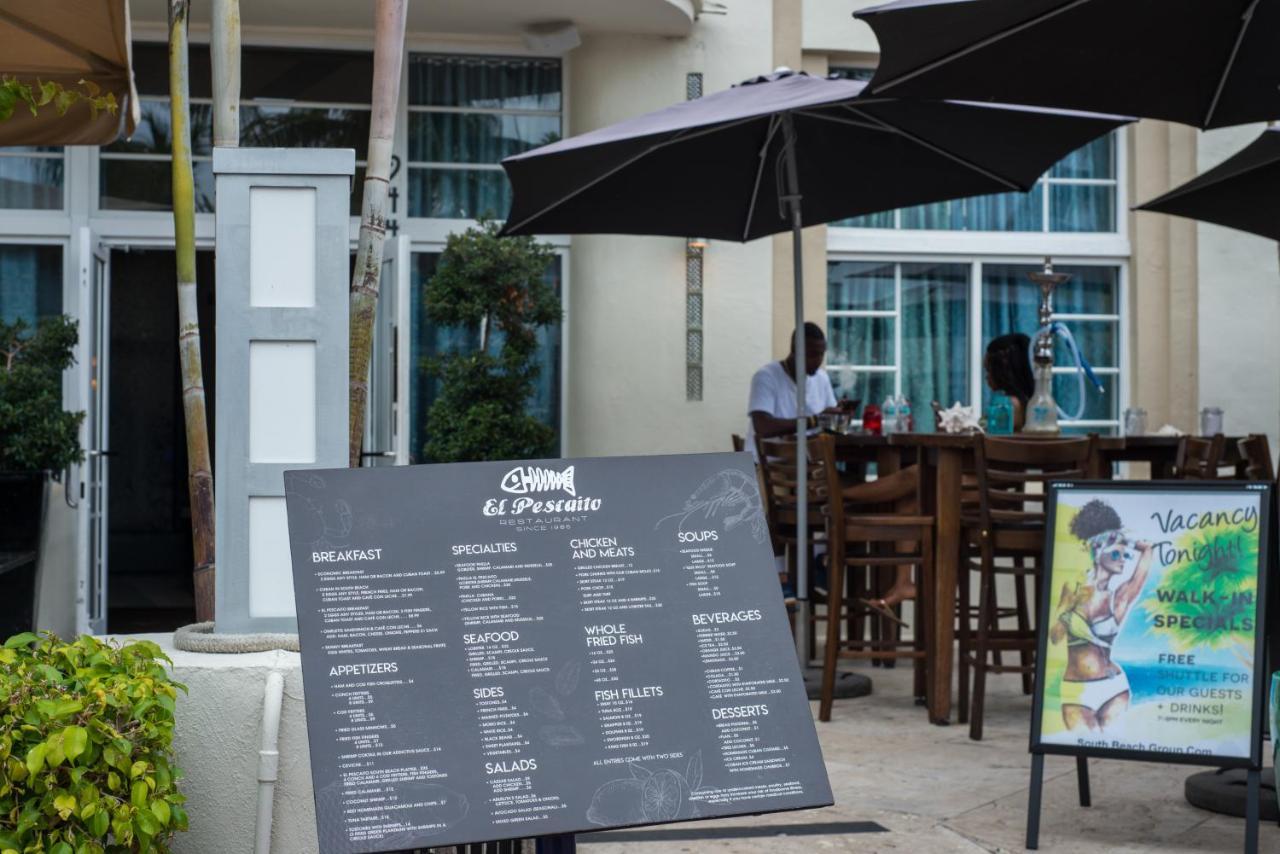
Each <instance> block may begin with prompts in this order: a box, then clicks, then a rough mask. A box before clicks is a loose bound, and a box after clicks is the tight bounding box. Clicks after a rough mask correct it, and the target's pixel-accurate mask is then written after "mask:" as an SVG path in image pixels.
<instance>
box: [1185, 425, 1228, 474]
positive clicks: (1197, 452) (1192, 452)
mask: <svg viewBox="0 0 1280 854" xmlns="http://www.w3.org/2000/svg"><path fill="white" fill-rule="evenodd" d="M1225 450H1226V439H1225V438H1224V437H1223V435H1222V434H1221V433H1219V434H1218V435H1216V436H1211V437H1200V436H1183V437H1182V438H1181V439H1180V440H1179V441H1178V455H1177V457H1176V458H1175V460H1174V464H1173V476H1174V477H1175V478H1176V479H1178V480H1217V479H1218V477H1219V470H1220V469H1221V468H1222V457H1223V453H1224V452H1225Z"/></svg>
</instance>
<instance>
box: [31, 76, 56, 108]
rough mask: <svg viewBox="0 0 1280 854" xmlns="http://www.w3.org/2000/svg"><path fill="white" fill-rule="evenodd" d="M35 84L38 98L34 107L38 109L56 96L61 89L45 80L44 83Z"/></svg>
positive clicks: (50, 81)
mask: <svg viewBox="0 0 1280 854" xmlns="http://www.w3.org/2000/svg"><path fill="white" fill-rule="evenodd" d="M36 83H37V85H39V87H40V97H39V98H37V99H36V105H37V106H40V107H43V106H44V105H45V104H47V103H49V102H50V101H52V100H53V99H54V96H56V95H57V94H58V90H59V89H61V88H62V87H61V86H59V85H58V84H57V83H54V82H53V81H52V80H46V81H44V82H40V81H36Z"/></svg>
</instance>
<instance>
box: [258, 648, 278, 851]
mask: <svg viewBox="0 0 1280 854" xmlns="http://www.w3.org/2000/svg"><path fill="white" fill-rule="evenodd" d="M283 705H284V675H283V674H281V673H280V671H278V670H273V671H271V673H270V674H268V676H267V687H266V691H265V692H264V693H263V697H262V746H261V748H260V749H259V750H258V837H257V842H256V843H255V844H254V848H253V851H254V854H271V826H272V818H271V813H272V807H273V806H274V804H275V797H276V779H277V778H278V777H279V776H280V775H279V771H280V750H279V747H280V711H281V708H282V707H283Z"/></svg>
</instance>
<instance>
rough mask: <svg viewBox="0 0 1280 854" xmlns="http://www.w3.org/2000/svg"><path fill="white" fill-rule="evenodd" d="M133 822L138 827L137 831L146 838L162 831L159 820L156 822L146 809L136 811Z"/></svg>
mask: <svg viewBox="0 0 1280 854" xmlns="http://www.w3.org/2000/svg"><path fill="white" fill-rule="evenodd" d="M134 821H135V822H136V823H137V825H138V830H139V831H140V832H141V833H145V834H146V835H147V836H155V835H156V834H157V833H160V832H161V831H163V830H164V828H163V827H162V826H161V825H160V822H159V820H157V819H156V817H155V816H154V815H152V814H151V811H150V810H147V809H140V810H138V815H137V817H136V818H135V819H134Z"/></svg>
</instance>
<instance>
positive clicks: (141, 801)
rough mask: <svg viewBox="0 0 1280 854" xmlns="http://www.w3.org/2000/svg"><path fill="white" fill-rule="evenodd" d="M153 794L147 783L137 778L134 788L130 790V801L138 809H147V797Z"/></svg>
mask: <svg viewBox="0 0 1280 854" xmlns="http://www.w3.org/2000/svg"><path fill="white" fill-rule="evenodd" d="M150 795H151V790H150V789H148V788H147V784H146V783H145V782H143V781H142V780H137V781H135V782H134V784H133V788H131V789H130V790H129V803H131V804H133V805H134V806H135V807H137V808H138V809H140V810H141V809H146V807H147V798H148V797H149V796H150Z"/></svg>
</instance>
